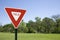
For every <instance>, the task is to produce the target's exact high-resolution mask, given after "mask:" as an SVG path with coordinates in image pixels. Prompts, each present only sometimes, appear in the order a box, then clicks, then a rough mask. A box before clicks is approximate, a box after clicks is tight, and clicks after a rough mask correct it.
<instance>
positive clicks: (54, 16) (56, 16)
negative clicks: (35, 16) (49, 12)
mask: <svg viewBox="0 0 60 40" xmlns="http://www.w3.org/2000/svg"><path fill="white" fill-rule="evenodd" d="M52 18H53V19H54V21H55V23H56V27H55V32H56V33H58V32H59V29H58V28H59V22H60V14H58V15H53V16H52Z"/></svg>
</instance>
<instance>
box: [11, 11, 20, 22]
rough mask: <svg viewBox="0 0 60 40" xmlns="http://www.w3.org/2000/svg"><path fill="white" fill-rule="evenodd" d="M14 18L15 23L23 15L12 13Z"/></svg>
mask: <svg viewBox="0 0 60 40" xmlns="http://www.w3.org/2000/svg"><path fill="white" fill-rule="evenodd" d="M11 13H12V16H13V17H14V19H15V21H17V20H18V18H19V17H20V15H21V13H20V12H11Z"/></svg>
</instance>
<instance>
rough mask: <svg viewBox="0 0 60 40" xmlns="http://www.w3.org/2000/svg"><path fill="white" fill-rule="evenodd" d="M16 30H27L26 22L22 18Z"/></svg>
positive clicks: (24, 31)
mask: <svg viewBox="0 0 60 40" xmlns="http://www.w3.org/2000/svg"><path fill="white" fill-rule="evenodd" d="M18 32H23V33H26V32H28V28H27V27H26V23H25V22H24V21H23V20H22V22H21V23H20V25H19V28H18Z"/></svg>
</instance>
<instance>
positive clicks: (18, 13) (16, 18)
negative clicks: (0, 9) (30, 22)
mask: <svg viewBox="0 0 60 40" xmlns="http://www.w3.org/2000/svg"><path fill="white" fill-rule="evenodd" d="M5 10H6V11H7V14H8V16H9V18H10V19H11V21H12V23H13V25H14V28H16V29H17V28H18V25H19V23H20V22H21V20H22V18H23V16H24V14H25V12H26V10H22V9H14V8H5Z"/></svg>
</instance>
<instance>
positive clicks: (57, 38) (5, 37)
mask: <svg viewBox="0 0 60 40" xmlns="http://www.w3.org/2000/svg"><path fill="white" fill-rule="evenodd" d="M0 40H14V33H0ZM18 40H60V34H38V33H35V34H34V33H31V34H27V33H18Z"/></svg>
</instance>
